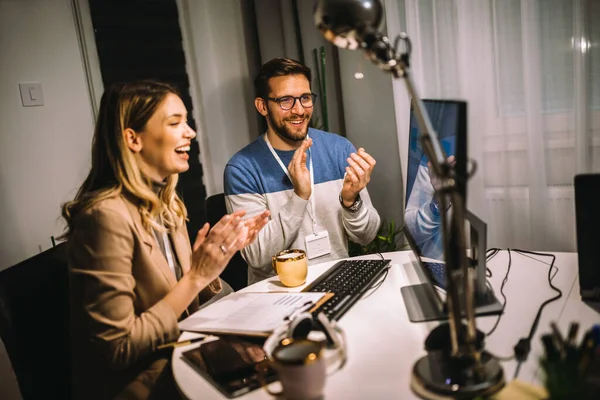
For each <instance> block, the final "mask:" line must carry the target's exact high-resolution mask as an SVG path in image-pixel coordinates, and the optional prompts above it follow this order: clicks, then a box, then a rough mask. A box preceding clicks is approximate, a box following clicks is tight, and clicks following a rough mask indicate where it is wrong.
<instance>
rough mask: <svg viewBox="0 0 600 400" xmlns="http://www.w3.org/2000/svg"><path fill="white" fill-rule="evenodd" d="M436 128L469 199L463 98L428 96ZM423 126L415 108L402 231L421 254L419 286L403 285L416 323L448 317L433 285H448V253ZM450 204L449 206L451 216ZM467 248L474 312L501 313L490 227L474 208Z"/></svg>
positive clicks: (468, 218) (467, 216)
mask: <svg viewBox="0 0 600 400" xmlns="http://www.w3.org/2000/svg"><path fill="white" fill-rule="evenodd" d="M423 103H424V105H425V107H426V109H427V112H428V114H429V117H430V119H431V123H432V126H433V128H434V129H435V130H436V133H437V135H438V139H439V141H440V143H441V145H442V148H443V150H444V153H445V155H446V156H447V157H450V156H454V157H455V168H456V175H457V176H458V177H459V178H458V179H457V186H458V188H457V190H458V191H459V193H460V194H461V195H462V198H463V199H465V208H466V194H467V184H466V175H467V104H466V102H464V101H460V100H435V99H425V100H423ZM420 134H421V133H420V129H419V126H418V124H417V121H416V117H415V113H414V110H413V108H411V116H410V134H409V146H408V147H409V150H408V153H409V154H408V168H407V179H406V199H405V202H406V208H405V215H404V216H405V226H404V229H403V230H404V236H405V237H406V239H407V242H408V243H409V245H410V247H411V249H412V250H413V252H414V254H415V255H416V258H417V263H418V267H419V268H420V270H421V272H422V274H421V276H423V277H424V279H423V281H424V282H423V283H422V284H420V285H413V286H407V287H404V288H402V295H403V296H404V299H405V304H406V306H407V310H408V314H409V318H410V320H411V321H413V322H417V321H431V320H441V319H446V318H447V313H446V309H445V301H444V299H442V298H441V295H440V293H438V291H437V290H436V289H435V288H434V285H435V286H437V287H439V288H440V289H442V291H443V290H445V288H446V271H445V263H444V260H445V257H444V253H443V231H442V220H441V212H440V210H439V207H438V204H437V201H436V200H435V198H434V192H435V190H434V185H436V181H435V179H436V178H435V177H434V176H432V175H430V174H429V167H428V159H427V156H426V155H425V154H424V152H423V148H422V146H421V143H420V140H419V137H420ZM451 212H452V207H451V206H450V208H449V209H448V215H451ZM465 223H466V224H467V225H466V232H467V234H468V240H467V248H468V249H469V250H470V257H469V262H470V266H471V267H472V268H473V270H470V273H471V274H472V275H473V279H474V280H475V287H474V288H475V304H476V309H475V313H476V315H490V314H497V313H499V312H501V311H502V305H501V304H500V302H499V301H498V300H497V299H496V298H495V296H494V295H493V292H492V291H491V290H490V289H489V288H488V286H487V283H486V276H485V272H486V265H485V261H486V260H485V249H486V240H487V236H486V235H487V226H486V224H485V223H484V222H483V221H482V220H481V219H480V218H478V217H477V216H476V215H475V214H473V213H472V212H470V211H468V210H466V213H465Z"/></svg>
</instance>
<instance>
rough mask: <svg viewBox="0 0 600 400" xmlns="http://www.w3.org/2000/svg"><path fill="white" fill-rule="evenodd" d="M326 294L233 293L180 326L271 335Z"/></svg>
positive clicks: (184, 321)
mask: <svg viewBox="0 0 600 400" xmlns="http://www.w3.org/2000/svg"><path fill="white" fill-rule="evenodd" d="M325 294H326V293H314V292H301V293H232V294H230V295H229V296H226V297H224V298H222V299H220V300H219V301H217V302H215V303H213V304H211V305H209V306H207V307H205V308H203V309H201V310H198V311H196V312H195V313H194V314H192V315H190V316H189V317H188V318H186V319H185V320H183V321H181V322H180V323H179V329H180V330H182V331H193V332H205V333H225V334H227V333H229V334H241V335H253V336H268V335H270V334H271V333H272V332H273V330H275V328H277V327H278V326H279V325H281V324H282V323H284V322H285V319H286V317H289V316H291V315H292V314H293V313H294V312H296V311H298V310H299V309H306V310H308V309H309V308H311V307H312V306H313V305H315V304H316V303H317V302H318V301H319V300H320V299H321V298H322V297H323V296H324V295H325Z"/></svg>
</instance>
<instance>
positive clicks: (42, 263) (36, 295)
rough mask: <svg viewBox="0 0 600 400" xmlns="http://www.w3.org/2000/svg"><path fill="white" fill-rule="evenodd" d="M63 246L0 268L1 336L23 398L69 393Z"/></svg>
mask: <svg viewBox="0 0 600 400" xmlns="http://www.w3.org/2000/svg"><path fill="white" fill-rule="evenodd" d="M65 247H66V245H65V243H61V244H59V245H57V246H55V247H53V248H51V249H49V250H46V251H44V252H42V253H40V254H37V255H35V256H33V257H31V258H29V259H27V260H25V261H22V262H20V263H19V264H16V265H14V266H12V267H10V268H7V269H6V270H4V271H2V272H0V338H2V341H3V342H4V345H5V346H6V351H7V353H8V357H9V358H10V362H11V363H12V366H13V369H14V371H15V374H16V376H17V381H18V384H19V389H20V391H21V396H22V397H23V399H25V400H28V399H69V398H70V376H71V371H70V365H71V357H70V335H69V290H68V283H69V278H68V272H67V257H66V249H65Z"/></svg>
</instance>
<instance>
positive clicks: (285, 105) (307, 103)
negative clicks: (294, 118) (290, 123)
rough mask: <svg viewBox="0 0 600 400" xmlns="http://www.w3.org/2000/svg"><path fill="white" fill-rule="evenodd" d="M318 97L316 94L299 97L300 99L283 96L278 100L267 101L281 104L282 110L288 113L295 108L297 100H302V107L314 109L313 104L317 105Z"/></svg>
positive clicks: (269, 98)
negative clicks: (316, 99)
mask: <svg viewBox="0 0 600 400" xmlns="http://www.w3.org/2000/svg"><path fill="white" fill-rule="evenodd" d="M316 97H317V95H316V94H314V93H311V94H303V95H302V96H298V97H294V96H282V97H278V98H273V97H267V99H268V100H271V101H274V102H275V103H277V104H279V107H280V108H281V109H282V110H284V111H288V110H291V109H292V108H294V106H295V105H296V100H300V104H302V107H304V108H312V106H313V104H314V103H315V98H316Z"/></svg>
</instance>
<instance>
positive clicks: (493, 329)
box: [485, 249, 512, 337]
mask: <svg viewBox="0 0 600 400" xmlns="http://www.w3.org/2000/svg"><path fill="white" fill-rule="evenodd" d="M492 250H497V251H496V252H495V253H494V254H493V255H492V257H493V256H495V255H496V254H497V253H498V251H500V250H499V249H492ZM506 250H508V268H507V269H506V275H504V279H503V280H502V285H500V294H501V295H502V298H503V299H504V301H503V302H502V310H501V311H500V315H498V319H497V320H496V323H495V324H494V326H493V327H492V329H491V330H490V331H489V332H488V333H486V334H485V337H488V336H490V335H491V334H492V333H493V332H494V331H495V330H496V328H497V327H498V324H499V323H500V318H502V316H503V315H504V308H505V307H506V303H507V302H508V300H507V298H506V295H505V294H504V285H505V284H506V282H508V274H509V273H510V267H511V266H512V256H511V254H510V249H506Z"/></svg>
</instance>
